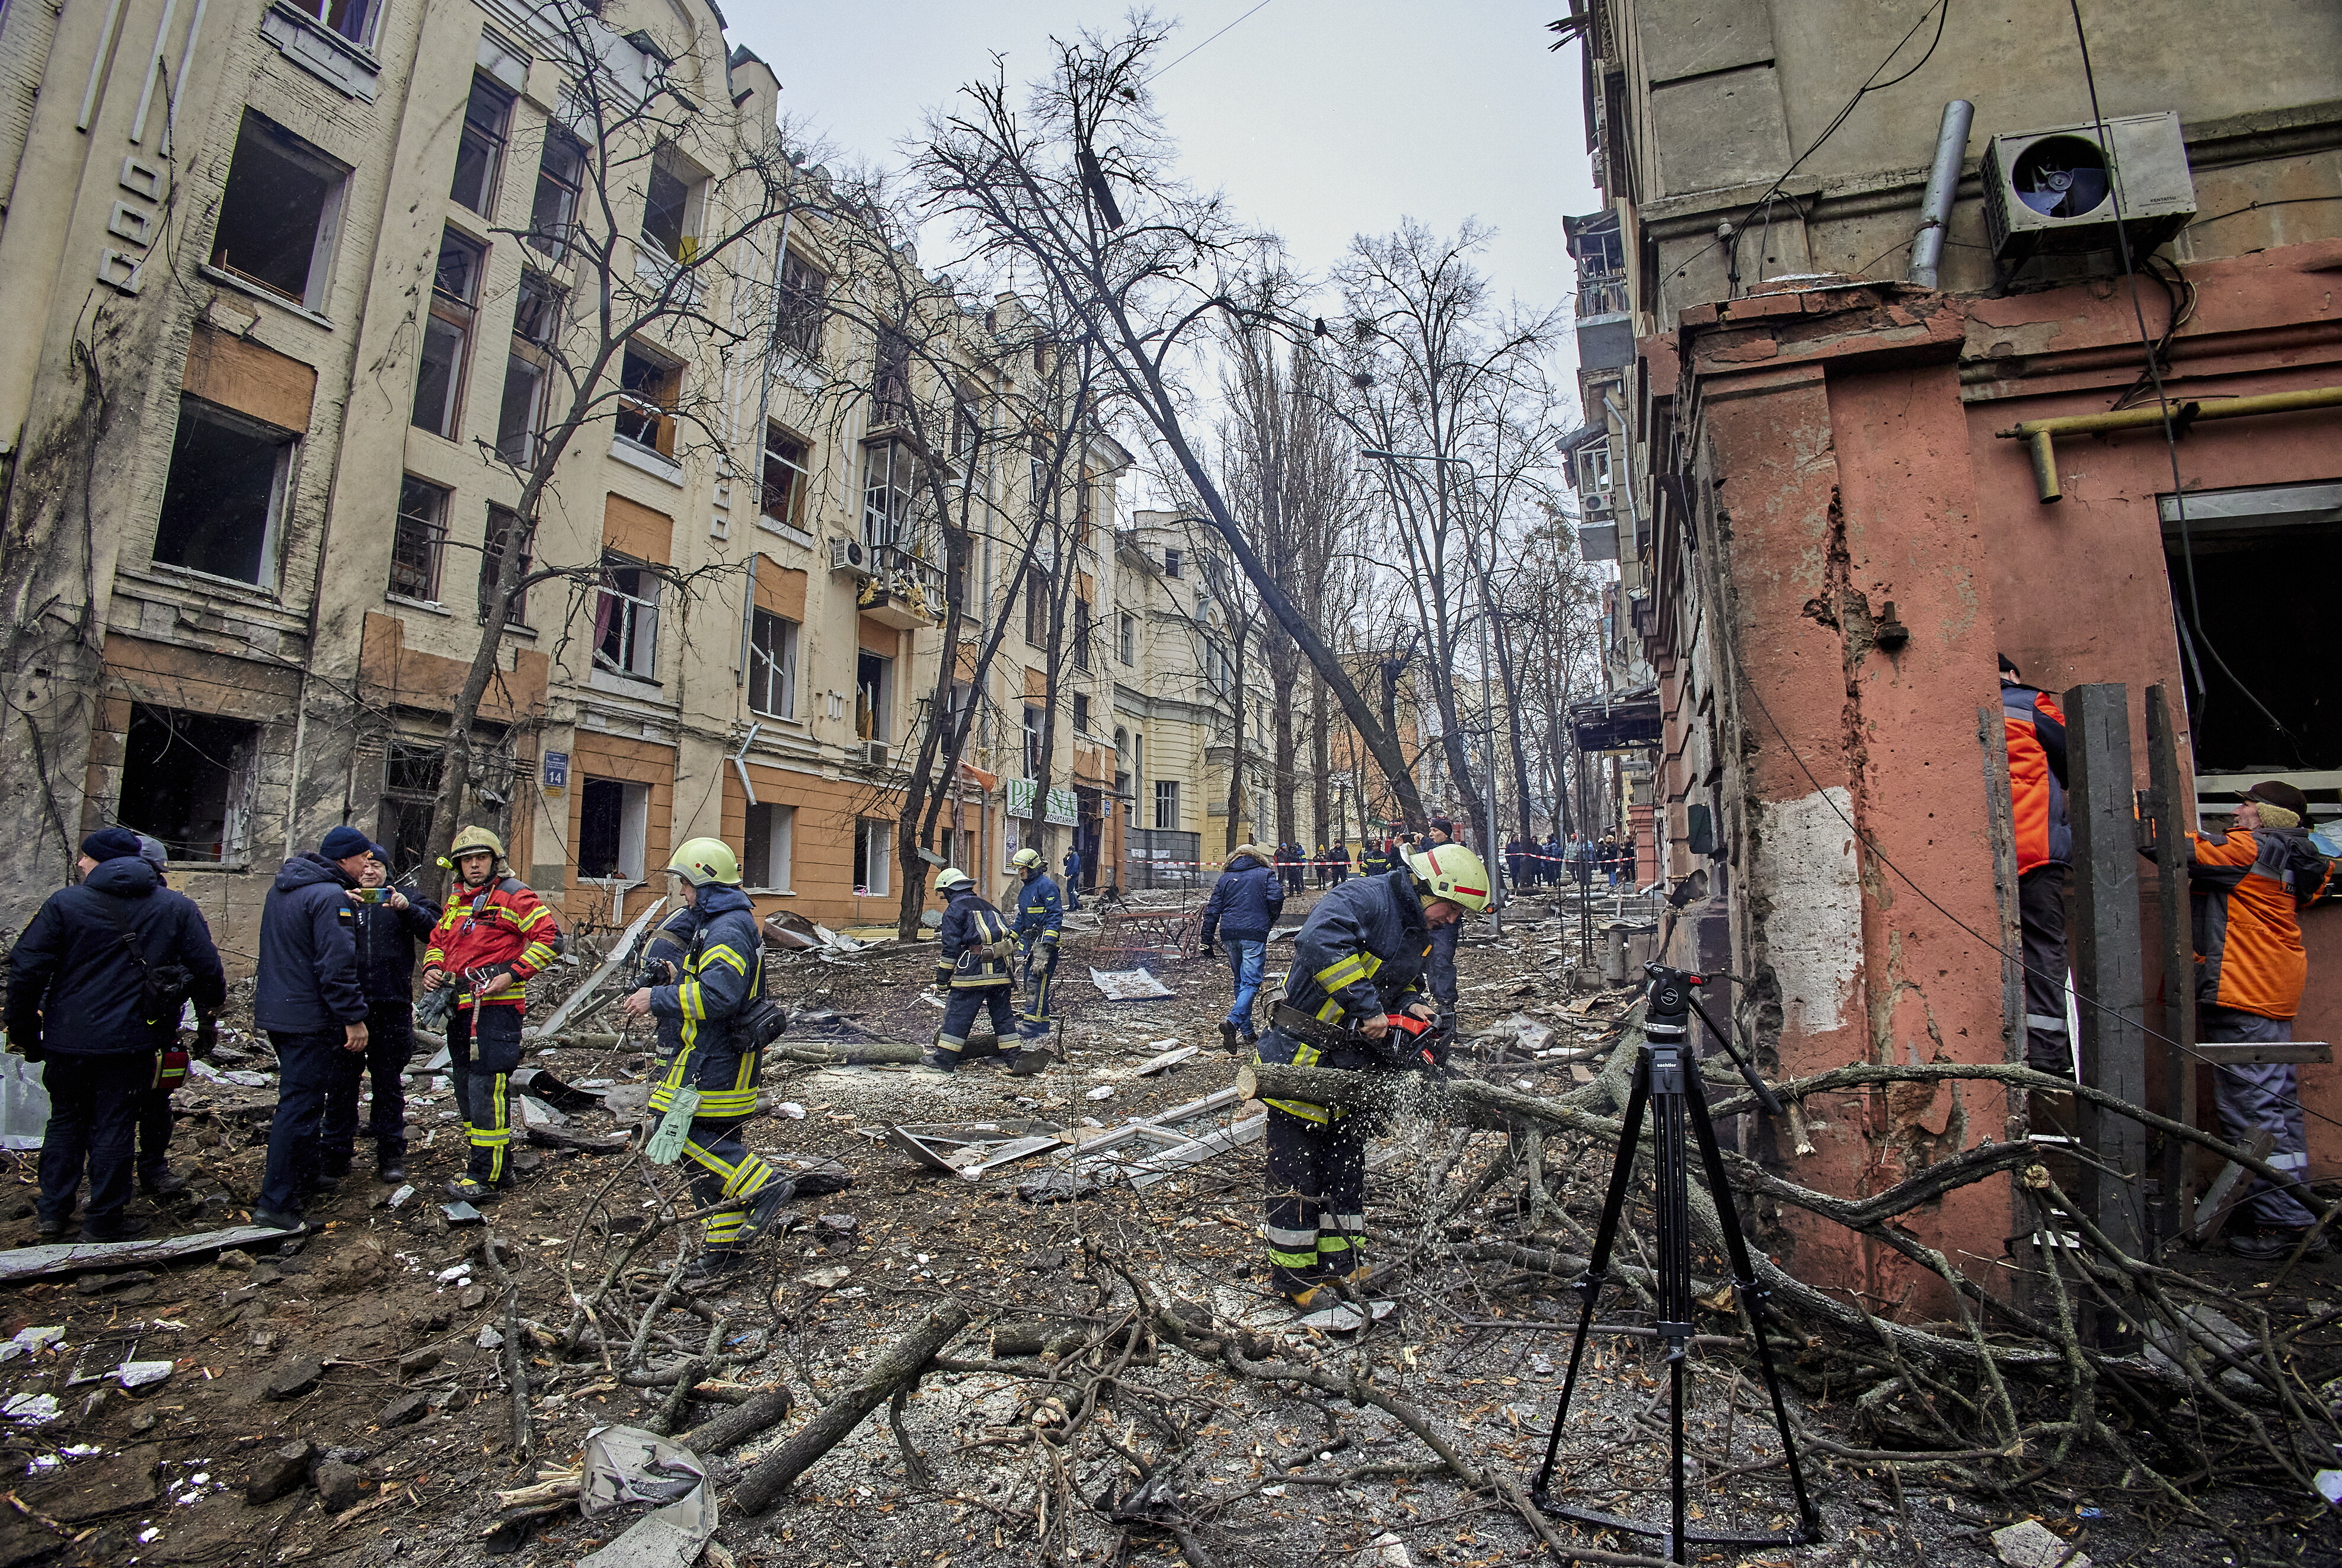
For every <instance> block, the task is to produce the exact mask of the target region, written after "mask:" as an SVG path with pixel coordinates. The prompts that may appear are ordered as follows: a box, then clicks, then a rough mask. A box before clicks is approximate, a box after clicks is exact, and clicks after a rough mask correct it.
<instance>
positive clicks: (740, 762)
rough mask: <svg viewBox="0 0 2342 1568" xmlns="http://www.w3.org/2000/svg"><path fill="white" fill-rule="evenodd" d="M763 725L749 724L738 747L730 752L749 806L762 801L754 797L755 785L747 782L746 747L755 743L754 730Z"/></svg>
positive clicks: (761, 727) (759, 728)
mask: <svg viewBox="0 0 2342 1568" xmlns="http://www.w3.org/2000/svg"><path fill="white" fill-rule="evenodd" d="M764 727H765V726H764V725H763V724H750V725H749V726H748V733H747V734H746V735H743V736H742V737H741V738H740V749H739V750H738V751H736V752H734V753H733V754H732V766H733V768H734V769H735V770H736V771H737V772H738V774H740V788H741V789H742V790H743V791H744V792H746V794H747V796H748V804H749V805H751V806H756V805H759V804H763V803H762V802H760V801H758V800H757V799H756V785H755V784H750V783H749V782H748V748H749V747H750V746H753V745H755V744H756V732H757V731H759V730H761V729H763V728H764Z"/></svg>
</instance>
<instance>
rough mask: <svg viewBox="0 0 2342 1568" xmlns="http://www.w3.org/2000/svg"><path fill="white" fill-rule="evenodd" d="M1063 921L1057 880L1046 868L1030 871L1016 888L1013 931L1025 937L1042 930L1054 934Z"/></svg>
mask: <svg viewBox="0 0 2342 1568" xmlns="http://www.w3.org/2000/svg"><path fill="white" fill-rule="evenodd" d="M1065 924H1066V910H1065V904H1064V903H1063V901H1062V900H1061V899H1060V898H1059V897H1058V895H1057V884H1056V883H1055V882H1053V881H1051V880H1050V878H1049V874H1048V873H1047V872H1046V871H1042V872H1036V873H1034V874H1033V876H1032V877H1031V879H1030V880H1028V881H1027V882H1026V884H1025V885H1024V886H1022V887H1020V888H1018V889H1017V890H1016V934H1017V935H1019V936H1022V937H1025V938H1026V939H1028V940H1030V939H1031V938H1033V937H1036V936H1038V935H1041V934H1044V933H1046V934H1048V935H1050V936H1052V937H1054V936H1055V935H1056V934H1057V933H1058V932H1059V931H1061V930H1063V929H1064V928H1065Z"/></svg>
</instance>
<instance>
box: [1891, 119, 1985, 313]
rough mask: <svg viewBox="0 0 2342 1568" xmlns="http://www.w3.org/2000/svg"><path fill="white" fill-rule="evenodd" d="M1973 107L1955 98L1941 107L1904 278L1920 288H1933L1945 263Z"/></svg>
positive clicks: (1966, 150)
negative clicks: (1932, 158)
mask: <svg viewBox="0 0 2342 1568" xmlns="http://www.w3.org/2000/svg"><path fill="white" fill-rule="evenodd" d="M1975 120H1976V105H1974V104H1971V103H1969V102H1968V101H1967V99H1966V98H1954V99H1953V100H1952V101H1951V102H1950V103H1948V104H1947V105H1944V119H1943V124H1942V125H1940V126H1939V127H1938V128H1937V132H1936V161H1935V163H1934V165H1932V166H1931V167H1929V169H1928V170H1927V195H1925V196H1923V197H1922V198H1921V199H1920V202H1919V232H1918V233H1917V234H1916V235H1912V236H1911V266H1910V270H1909V271H1908V273H1907V275H1906V276H1907V278H1908V280H1909V281H1910V282H1911V283H1913V284H1916V285H1918V286H1919V287H1921V288H1934V287H1935V286H1936V275H1937V270H1938V269H1939V268H1940V267H1941V266H1942V265H1943V260H1944V231H1945V230H1946V229H1947V228H1948V227H1950V226H1951V222H1952V200H1953V197H1954V196H1955V195H1957V193H1958V191H1959V185H1960V165H1961V164H1962V163H1963V162H1965V161H1966V160H1967V153H1968V126H1969V125H1972V124H1973V123H1974V122H1975Z"/></svg>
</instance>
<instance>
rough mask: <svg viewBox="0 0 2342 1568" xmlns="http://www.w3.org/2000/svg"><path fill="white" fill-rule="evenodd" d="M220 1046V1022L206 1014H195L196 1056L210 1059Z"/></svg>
mask: <svg viewBox="0 0 2342 1568" xmlns="http://www.w3.org/2000/svg"><path fill="white" fill-rule="evenodd" d="M218 1044H219V1020H218V1019H216V1018H214V1017H211V1016H209V1015H207V1014H201V1013H198V1014H195V1054H196V1055H198V1056H203V1057H209V1056H210V1055H211V1054H212V1050H213V1048H214V1047H215V1046H216V1045H218Z"/></svg>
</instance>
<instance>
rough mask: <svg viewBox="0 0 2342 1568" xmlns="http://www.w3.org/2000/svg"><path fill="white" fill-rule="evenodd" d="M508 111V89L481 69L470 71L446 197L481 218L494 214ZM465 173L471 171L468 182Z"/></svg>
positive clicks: (510, 96) (508, 130)
mask: <svg viewBox="0 0 2342 1568" xmlns="http://www.w3.org/2000/svg"><path fill="white" fill-rule="evenodd" d="M512 111H513V94H512V93H511V92H510V91H509V90H507V89H506V88H505V86H504V85H502V84H500V83H498V82H497V81H495V78H493V77H491V76H489V75H487V73H485V72H484V71H475V72H474V73H473V74H472V88H471V92H470V95H468V96H466V97H465V100H464V122H463V128H462V130H461V131H459V132H458V133H457V135H456V140H455V171H454V172H453V173H452V174H451V175H449V176H448V180H447V199H448V200H449V201H451V202H454V203H455V205H457V206H460V207H465V208H467V209H468V210H470V211H472V212H475V213H477V214H479V215H480V216H482V217H484V218H493V217H494V216H495V212H496V193H497V191H498V189H499V188H500V187H501V186H502V185H503V184H504V168H505V153H506V152H507V150H508V149H509V146H510V144H511V141H512ZM466 175H472V177H471V178H470V179H469V180H468V182H467V180H466ZM467 185H468V186H469V194H468V195H467V194H466V188H467Z"/></svg>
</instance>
